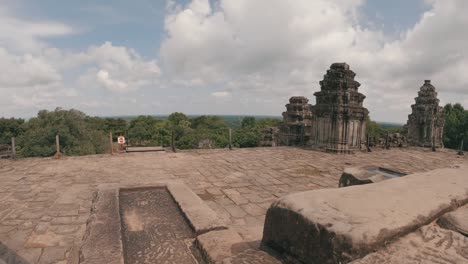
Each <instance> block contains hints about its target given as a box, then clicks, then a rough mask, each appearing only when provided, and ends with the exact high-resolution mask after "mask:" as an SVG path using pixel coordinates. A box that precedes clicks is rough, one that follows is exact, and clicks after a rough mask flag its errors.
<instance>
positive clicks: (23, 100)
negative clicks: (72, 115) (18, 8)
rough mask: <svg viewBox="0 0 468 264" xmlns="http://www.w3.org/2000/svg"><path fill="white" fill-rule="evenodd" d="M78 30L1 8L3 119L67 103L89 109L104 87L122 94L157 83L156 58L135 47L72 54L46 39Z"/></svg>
mask: <svg viewBox="0 0 468 264" xmlns="http://www.w3.org/2000/svg"><path fill="white" fill-rule="evenodd" d="M74 32H75V31H74V30H73V29H72V28H71V27H70V26H68V25H66V24H62V23H58V22H54V21H28V20H24V19H19V18H18V17H17V16H15V14H14V13H13V12H12V11H11V10H9V9H7V8H6V7H5V6H2V5H1V4H0V72H2V74H0V90H1V91H2V94H3V96H2V100H0V104H1V105H2V109H0V110H1V112H2V115H15V113H16V114H18V113H19V114H20V115H23V114H24V113H29V114H28V115H31V114H32V113H34V112H35V111H37V110H39V109H42V108H55V107H56V106H63V105H65V106H68V107H71V106H73V107H78V108H80V106H84V107H87V104H86V101H87V100H96V99H97V98H98V97H99V96H98V95H99V92H98V90H99V89H101V88H103V89H105V90H108V91H112V92H117V93H123V92H132V91H136V90H138V89H139V88H141V87H145V86H150V85H153V84H155V83H157V82H158V79H159V76H160V74H161V71H160V69H159V66H158V65H157V62H156V60H154V59H151V60H147V59H145V58H142V57H141V56H140V55H139V54H138V53H137V52H136V51H134V50H133V49H130V48H127V47H124V46H115V45H113V44H112V43H111V42H105V43H103V44H102V45H100V46H96V45H93V46H90V47H89V48H88V49H87V50H84V51H78V52H74V51H66V50H62V49H58V48H55V47H52V46H51V45H50V44H49V43H48V42H47V41H46V39H47V38H48V37H52V36H64V35H69V34H72V33H74ZM80 85H81V86H80ZM77 96H80V97H79V99H78V100H76V97H77ZM101 103H104V102H102V101H101Z"/></svg>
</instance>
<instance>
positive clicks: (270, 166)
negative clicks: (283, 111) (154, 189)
mask: <svg viewBox="0 0 468 264" xmlns="http://www.w3.org/2000/svg"><path fill="white" fill-rule="evenodd" d="M337 157H338V156H337V155H335V154H330V153H324V152H319V151H310V150H304V149H300V148H291V147H275V148H250V149H234V150H232V151H229V150H224V149H222V150H191V151H179V152H177V153H170V152H148V153H132V154H119V155H112V156H111V155H94V156H82V157H64V158H63V159H60V160H54V159H50V158H31V159H18V160H14V161H13V160H1V159H0V183H1V184H0V263H2V264H4V263H3V262H6V263H28V264H39V263H40V264H42V263H60V264H65V263H67V262H68V261H71V262H68V263H73V262H72V260H73V259H76V257H77V255H78V253H77V250H76V249H77V248H78V249H79V248H80V245H81V242H82V239H83V236H84V235H85V230H86V223H87V221H88V219H89V217H90V215H91V207H92V204H93V198H94V193H95V192H96V191H97V190H98V188H99V187H100V186H101V185H102V184H106V185H114V186H116V187H118V186H131V185H134V186H142V185H155V184H157V183H159V182H161V181H180V182H183V183H185V184H186V186H188V188H190V189H191V190H192V191H193V192H194V193H196V194H197V195H198V196H199V197H200V198H201V199H202V200H203V202H204V203H205V204H206V205H208V206H209V207H210V208H211V209H212V210H213V211H215V212H216V214H217V215H218V217H219V218H220V219H222V220H223V221H225V222H226V224H227V227H228V228H229V229H231V230H234V231H235V232H237V233H238V234H239V235H240V236H241V238H242V241H243V243H244V245H248V246H249V249H248V250H245V251H242V252H240V253H239V254H235V255H233V256H231V258H232V261H233V262H232V263H271V262H268V261H269V259H268V255H267V254H265V253H263V251H258V248H259V245H260V241H261V239H262V231H263V224H264V221H265V214H266V211H267V209H268V208H269V207H270V205H271V203H272V202H274V201H275V200H276V199H277V198H279V197H282V196H285V195H288V194H290V193H295V192H302V191H308V190H318V189H324V188H336V187H337V186H338V180H339V178H340V176H341V174H342V172H343V170H344V169H345V168H346V167H354V166H379V167H385V168H393V169H395V170H398V171H401V172H404V173H407V174H411V173H416V172H423V171H429V170H433V169H437V168H444V167H448V166H450V165H452V164H458V163H460V162H461V163H463V162H465V163H468V156H467V155H465V156H458V155H457V153H456V151H450V150H440V151H437V152H431V151H430V150H426V149H418V148H407V149H397V148H394V149H390V150H385V151H384V150H374V151H373V152H371V153H355V154H352V155H342V156H339V158H337ZM350 188H353V187H350ZM236 248H238V247H236ZM2 261H3V262H2Z"/></svg>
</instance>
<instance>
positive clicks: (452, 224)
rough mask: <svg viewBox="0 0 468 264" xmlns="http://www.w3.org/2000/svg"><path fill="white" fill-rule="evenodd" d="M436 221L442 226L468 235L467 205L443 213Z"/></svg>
mask: <svg viewBox="0 0 468 264" xmlns="http://www.w3.org/2000/svg"><path fill="white" fill-rule="evenodd" d="M437 223H438V224H439V225H440V226H441V227H443V228H446V229H450V230H452V231H455V232H458V233H460V234H462V235H464V236H468V205H465V206H463V207H461V208H458V209H457V210H455V211H453V212H450V213H447V214H444V215H443V216H442V217H441V218H439V220H438V221H437Z"/></svg>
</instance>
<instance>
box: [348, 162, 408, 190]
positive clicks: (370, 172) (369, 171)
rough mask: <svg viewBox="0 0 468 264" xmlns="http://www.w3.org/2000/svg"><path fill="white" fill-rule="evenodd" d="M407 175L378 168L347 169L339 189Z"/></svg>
mask: <svg viewBox="0 0 468 264" xmlns="http://www.w3.org/2000/svg"><path fill="white" fill-rule="evenodd" d="M405 175H406V174H405V173H401V172H397V171H394V170H390V169H386V168H381V167H376V166H363V167H351V168H345V170H344V171H343V174H341V177H340V181H339V187H347V186H352V185H363V184H369V183H376V182H381V181H385V180H390V179H395V178H398V177H401V176H405Z"/></svg>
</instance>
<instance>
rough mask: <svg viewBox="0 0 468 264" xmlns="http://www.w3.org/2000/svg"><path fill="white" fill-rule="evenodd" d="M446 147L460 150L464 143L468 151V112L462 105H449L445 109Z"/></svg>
mask: <svg viewBox="0 0 468 264" xmlns="http://www.w3.org/2000/svg"><path fill="white" fill-rule="evenodd" d="M444 114H445V126H444V145H445V147H447V148H452V149H458V148H459V147H460V143H461V141H462V140H463V141H464V149H465V150H468V111H467V110H465V109H464V108H463V106H462V105H461V104H458V103H457V104H454V105H452V104H447V105H445V107H444Z"/></svg>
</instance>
